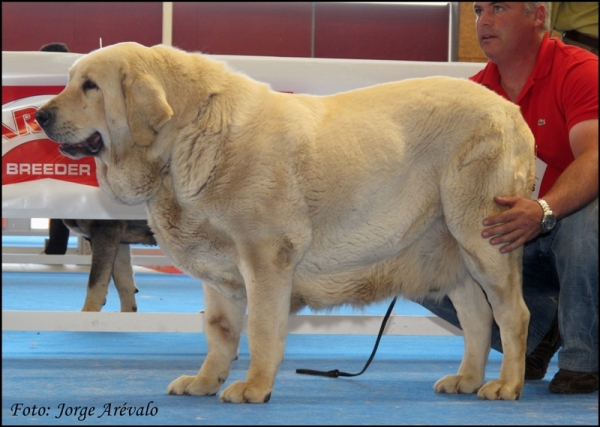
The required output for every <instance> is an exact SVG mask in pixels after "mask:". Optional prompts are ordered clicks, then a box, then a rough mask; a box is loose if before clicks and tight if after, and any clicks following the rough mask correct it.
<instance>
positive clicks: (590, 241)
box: [421, 199, 598, 372]
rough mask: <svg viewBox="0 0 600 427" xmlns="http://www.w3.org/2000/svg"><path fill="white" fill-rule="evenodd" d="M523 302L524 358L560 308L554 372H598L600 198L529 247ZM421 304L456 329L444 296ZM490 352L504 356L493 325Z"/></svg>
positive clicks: (453, 314)
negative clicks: (527, 318) (525, 313)
mask: <svg viewBox="0 0 600 427" xmlns="http://www.w3.org/2000/svg"><path fill="white" fill-rule="evenodd" d="M499 248H500V247H498V249H499ZM553 297H554V298H553ZM556 298H558V303H557V302H556ZM523 299H524V300H525V304H527V307H528V308H529V311H530V313H531V320H530V322H529V334H528V338H527V354H530V353H531V352H532V351H533V350H534V349H535V348H536V347H537V346H538V344H539V343H540V342H541V341H542V339H543V338H544V336H545V335H546V333H548V331H549V329H550V326H551V325H552V321H553V320H554V316H555V315H556V312H557V309H558V325H559V330H560V334H561V338H562V341H563V346H562V348H561V350H560V351H559V352H558V367H559V368H560V369H567V370H569V371H576V372H598V199H596V200H595V201H594V202H592V203H591V204H589V205H588V206H586V207H585V208H583V209H581V210H580V211H578V212H576V213H574V214H572V215H570V216H569V217H566V218H563V219H562V220H560V221H558V222H557V224H556V227H555V228H554V230H552V231H551V232H550V233H547V234H540V235H539V236H538V237H537V238H535V239H533V240H531V241H529V242H527V244H526V245H525V251H524V255H523ZM421 304H422V305H423V306H424V307H425V308H427V309H428V310H430V311H431V312H433V313H434V314H436V315H438V316H439V317H441V318H442V319H445V320H446V321H448V322H450V323H452V324H453V325H455V326H457V327H460V323H459V321H458V317H457V316H456V311H455V310H454V306H453V305H452V302H451V301H450V299H449V298H448V297H444V299H443V300H442V301H441V302H440V303H437V304H436V303H435V302H434V301H432V300H425V301H423V302H421ZM492 348H493V349H495V350H498V351H500V352H501V351H502V342H501V340H500V331H499V329H498V325H496V322H494V325H493V328H492Z"/></svg>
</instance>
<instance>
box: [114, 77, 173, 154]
mask: <svg viewBox="0 0 600 427" xmlns="http://www.w3.org/2000/svg"><path fill="white" fill-rule="evenodd" d="M123 93H124V95H125V106H126V108H127V123H128V124H129V130H130V131H131V134H132V136H133V139H134V141H135V143H136V144H137V145H140V146H142V147H147V146H149V145H150V144H151V143H152V141H154V138H155V137H156V135H157V134H158V132H159V131H160V129H161V128H162V127H163V126H164V124H165V123H167V122H168V121H169V120H170V119H171V117H172V116H173V109H172V108H171V106H170V105H169V103H168V102H167V94H166V93H165V90H164V88H163V87H162V85H161V84H160V83H159V82H158V80H157V79H156V78H155V77H153V76H151V75H149V74H144V75H138V76H134V77H131V78H130V79H129V78H126V79H125V80H124V81H123Z"/></svg>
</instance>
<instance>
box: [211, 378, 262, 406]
mask: <svg viewBox="0 0 600 427" xmlns="http://www.w3.org/2000/svg"><path fill="white" fill-rule="evenodd" d="M270 398H271V388H270V387H260V386H257V385H254V384H250V383H247V382H242V381H236V382H234V383H233V384H231V385H230V386H229V387H227V388H226V389H225V390H223V392H222V393H221V397H220V400H221V402H232V403H267V402H268V401H269V399H270Z"/></svg>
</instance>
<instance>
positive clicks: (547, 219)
mask: <svg viewBox="0 0 600 427" xmlns="http://www.w3.org/2000/svg"><path fill="white" fill-rule="evenodd" d="M536 202H538V203H539V204H540V206H541V207H542V210H543V211H544V217H543V218H542V233H547V232H549V231H550V230H552V229H553V228H554V226H555V225H556V217H555V216H554V213H553V212H552V209H550V206H548V203H546V201H545V200H544V199H537V200H536Z"/></svg>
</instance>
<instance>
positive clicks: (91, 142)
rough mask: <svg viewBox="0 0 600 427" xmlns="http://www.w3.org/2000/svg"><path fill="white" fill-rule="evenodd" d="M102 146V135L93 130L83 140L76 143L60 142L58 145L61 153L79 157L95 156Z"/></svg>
mask: <svg viewBox="0 0 600 427" xmlns="http://www.w3.org/2000/svg"><path fill="white" fill-rule="evenodd" d="M102 147H104V141H103V140H102V136H101V135H100V134H99V133H98V132H95V133H93V134H92V135H91V136H90V137H89V138H87V139H86V140H85V141H83V142H78V143H76V144H65V143H61V144H60V145H59V147H58V149H59V150H60V152H61V153H63V154H64V155H65V156H69V157H72V158H76V159H77V158H81V157H84V156H95V155H96V154H98V153H99V152H100V150H101V149H102Z"/></svg>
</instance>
